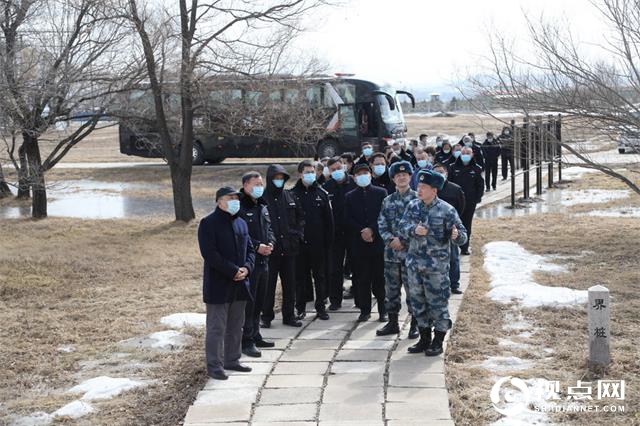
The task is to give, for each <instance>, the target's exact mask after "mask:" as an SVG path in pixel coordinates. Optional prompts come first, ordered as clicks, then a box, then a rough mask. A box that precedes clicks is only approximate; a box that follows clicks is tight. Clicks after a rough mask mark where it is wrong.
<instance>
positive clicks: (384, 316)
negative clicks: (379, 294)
mask: <svg viewBox="0 0 640 426" xmlns="http://www.w3.org/2000/svg"><path fill="white" fill-rule="evenodd" d="M378 321H380V322H387V321H389V318H388V317H387V314H384V313H382V314H378Z"/></svg>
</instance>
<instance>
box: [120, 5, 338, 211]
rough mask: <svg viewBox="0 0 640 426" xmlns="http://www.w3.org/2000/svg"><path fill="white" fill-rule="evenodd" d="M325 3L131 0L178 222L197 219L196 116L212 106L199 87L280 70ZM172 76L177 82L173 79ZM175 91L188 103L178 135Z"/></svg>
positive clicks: (182, 106)
mask: <svg viewBox="0 0 640 426" xmlns="http://www.w3.org/2000/svg"><path fill="white" fill-rule="evenodd" d="M325 3H326V2H325V1H322V0H281V1H262V2H247V1H242V0H219V1H204V2H203V1H199V0H192V1H191V2H187V1H186V0H179V2H178V10H174V9H172V8H171V7H169V6H167V5H165V6H163V7H155V8H154V7H153V6H152V5H151V4H150V3H143V2H142V1H139V0H128V2H127V14H128V16H130V19H131V22H132V23H133V26H134V28H135V30H136V32H137V33H138V35H139V41H140V50H141V55H142V57H143V58H144V61H145V63H146V68H147V75H148V82H149V88H150V90H151V92H152V97H153V113H154V123H155V129H156V132H157V134H158V135H159V139H160V142H161V145H162V149H163V155H164V158H165V159H166V161H167V163H168V165H169V169H170V171H171V181H172V188H173V199H174V209H175V217H176V220H179V221H190V220H192V219H193V218H194V217H195V212H194V210H193V203H192V198H191V188H190V187H191V172H192V157H193V139H194V118H195V117H196V115H197V114H198V110H199V109H202V108H204V107H206V105H208V104H205V103H199V102H198V87H206V86H207V85H206V84H203V83H202V82H204V81H210V80H212V79H213V78H215V77H216V76H219V75H221V74H225V75H238V76H251V75H256V74H269V73H273V71H274V69H277V68H278V64H280V62H281V59H282V57H283V56H284V55H285V50H286V49H285V47H286V46H288V43H289V41H290V40H292V39H293V38H294V37H295V36H296V35H297V34H298V33H299V32H300V31H302V28H301V26H300V20H301V18H302V17H303V16H304V15H305V14H306V13H307V12H309V11H310V10H312V9H314V8H316V7H318V6H320V5H323V4H325ZM173 47H177V48H178V49H179V52H180V59H179V62H178V64H175V63H172V62H171V60H170V59H169V58H168V56H167V52H172V51H174V50H173V49H172V48H173ZM173 70H175V71H176V72H171V71H173ZM178 70H179V71H178ZM171 77H174V78H175V77H177V78H175V79H174V80H173V82H171ZM168 83H169V84H168ZM175 87H177V88H178V90H177V92H178V94H179V105H180V107H179V117H180V120H179V131H178V132H177V131H175V130H174V129H175V122H176V120H172V118H173V117H171V102H170V101H167V99H169V98H170V96H169V95H170V94H171V92H172V91H173V90H175ZM262 118H263V119H264V116H263V117H262Z"/></svg>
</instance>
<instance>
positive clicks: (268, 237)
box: [238, 190, 276, 269]
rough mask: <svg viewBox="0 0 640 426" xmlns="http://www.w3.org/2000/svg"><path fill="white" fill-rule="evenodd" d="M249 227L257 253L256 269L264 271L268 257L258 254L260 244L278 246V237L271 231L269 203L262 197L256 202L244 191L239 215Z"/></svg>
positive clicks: (241, 196) (241, 195)
mask: <svg viewBox="0 0 640 426" xmlns="http://www.w3.org/2000/svg"><path fill="white" fill-rule="evenodd" d="M238 216H240V217H241V218H242V219H244V221H245V222H247V226H248V227H249V237H250V238H251V244H252V245H253V249H254V250H255V251H256V266H255V267H256V269H264V268H266V267H267V261H268V257H267V256H263V255H261V254H259V253H258V248H259V247H260V244H265V245H269V244H273V246H274V247H275V245H276V237H275V235H274V234H273V230H272V229H271V219H270V218H269V210H268V209H267V203H266V202H265V201H264V199H263V198H262V197H260V198H258V199H257V200H255V201H254V199H253V198H251V197H250V196H249V195H247V194H246V193H245V192H244V190H242V191H241V193H240V212H239V213H238Z"/></svg>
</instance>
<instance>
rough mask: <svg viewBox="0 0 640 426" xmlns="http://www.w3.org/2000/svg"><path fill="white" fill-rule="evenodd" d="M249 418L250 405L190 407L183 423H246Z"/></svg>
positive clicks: (233, 404)
mask: <svg viewBox="0 0 640 426" xmlns="http://www.w3.org/2000/svg"><path fill="white" fill-rule="evenodd" d="M250 417H251V404H246V403H229V404H226V405H223V406H220V405H192V406H191V407H189V410H188V411H187V415H186V417H185V423H187V424H188V423H201V424H208V423H221V422H247V421H249V418H250Z"/></svg>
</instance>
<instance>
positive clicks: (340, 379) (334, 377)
mask: <svg viewBox="0 0 640 426" xmlns="http://www.w3.org/2000/svg"><path fill="white" fill-rule="evenodd" d="M327 383H328V385H343V386H359V387H382V386H383V384H384V377H383V376H382V374H376V373H374V374H330V375H329V377H328V382H327Z"/></svg>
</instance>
